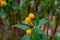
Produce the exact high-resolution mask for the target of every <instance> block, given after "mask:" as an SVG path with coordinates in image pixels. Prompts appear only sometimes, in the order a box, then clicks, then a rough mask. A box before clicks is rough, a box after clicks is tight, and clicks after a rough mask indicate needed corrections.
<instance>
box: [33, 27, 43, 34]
mask: <svg viewBox="0 0 60 40" xmlns="http://www.w3.org/2000/svg"><path fill="white" fill-rule="evenodd" d="M34 31H35V32H36V33H37V34H43V31H42V30H41V29H40V27H36V28H34Z"/></svg>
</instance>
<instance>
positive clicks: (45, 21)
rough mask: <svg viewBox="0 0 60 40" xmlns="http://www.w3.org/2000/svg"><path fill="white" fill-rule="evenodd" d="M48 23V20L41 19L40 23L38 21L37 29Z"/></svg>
mask: <svg viewBox="0 0 60 40" xmlns="http://www.w3.org/2000/svg"><path fill="white" fill-rule="evenodd" d="M47 22H48V20H47V19H45V18H44V19H41V20H40V21H39V25H38V26H37V27H40V26H41V25H43V24H46V23H47Z"/></svg>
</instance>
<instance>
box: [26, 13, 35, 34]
mask: <svg viewBox="0 0 60 40" xmlns="http://www.w3.org/2000/svg"><path fill="white" fill-rule="evenodd" d="M34 18H35V15H34V14H33V13H30V14H29V16H28V17H27V18H26V19H25V20H26V24H30V23H31V20H32V19H34ZM31 33H32V30H31V29H28V30H27V31H26V34H31Z"/></svg>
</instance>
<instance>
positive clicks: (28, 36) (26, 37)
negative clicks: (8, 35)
mask: <svg viewBox="0 0 60 40" xmlns="http://www.w3.org/2000/svg"><path fill="white" fill-rule="evenodd" d="M21 40H31V35H27V34H26V35H25V36H24V37H23V38H22V39H21Z"/></svg>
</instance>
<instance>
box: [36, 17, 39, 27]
mask: <svg viewBox="0 0 60 40" xmlns="http://www.w3.org/2000/svg"><path fill="white" fill-rule="evenodd" d="M37 25H39V17H38V16H36V26H37Z"/></svg>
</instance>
